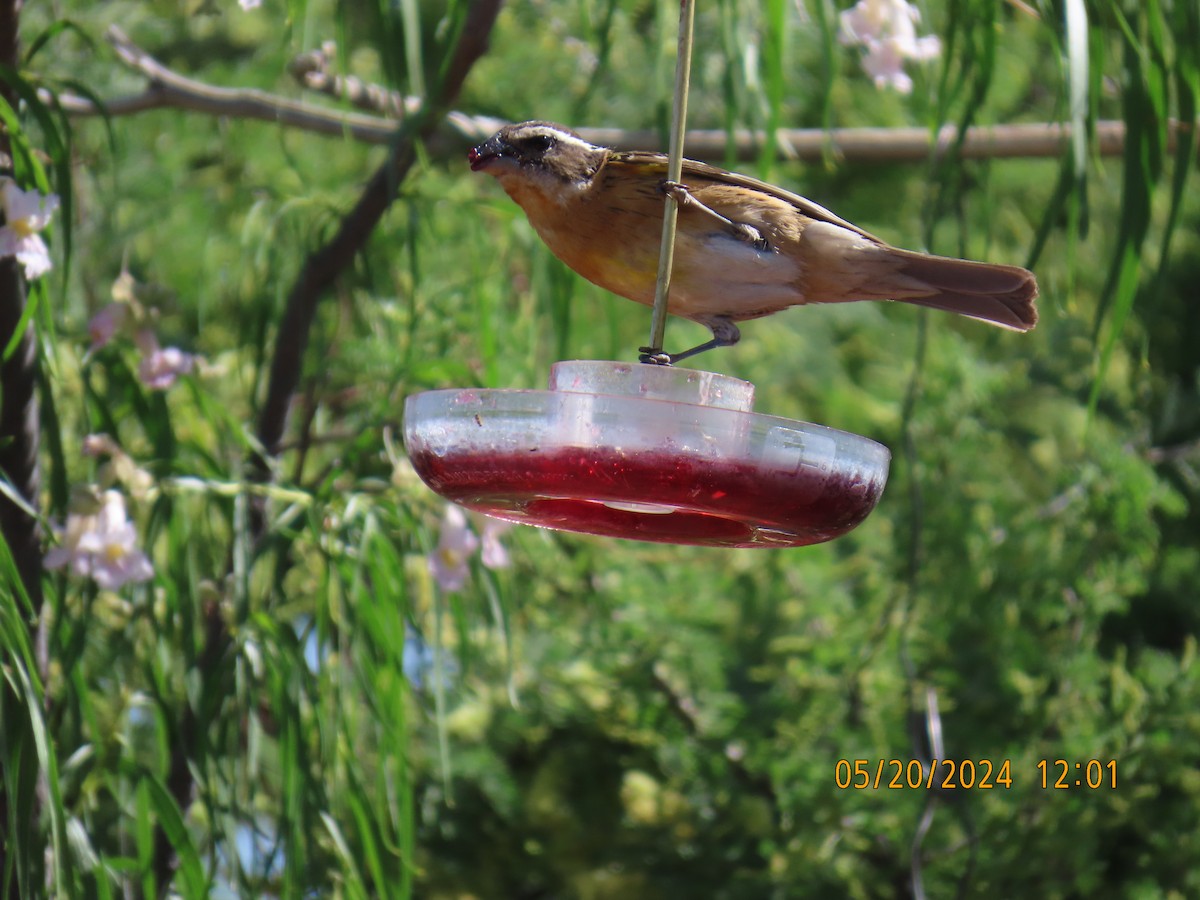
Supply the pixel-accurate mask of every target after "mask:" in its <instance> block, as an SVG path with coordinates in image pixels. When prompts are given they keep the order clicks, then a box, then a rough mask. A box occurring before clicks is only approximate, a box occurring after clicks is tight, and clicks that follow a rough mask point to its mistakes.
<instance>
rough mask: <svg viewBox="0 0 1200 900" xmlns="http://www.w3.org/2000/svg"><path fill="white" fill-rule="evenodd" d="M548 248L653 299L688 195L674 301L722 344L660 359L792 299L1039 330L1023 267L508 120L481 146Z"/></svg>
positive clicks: (617, 288)
mask: <svg viewBox="0 0 1200 900" xmlns="http://www.w3.org/2000/svg"><path fill="white" fill-rule="evenodd" d="M468 162H469V163H470V166H471V169H472V170H473V171H476V172H484V173H486V174H488V175H492V176H494V177H495V178H496V179H497V181H499V182H500V185H501V187H503V189H504V190H505V192H506V193H507V194H508V196H509V197H511V198H512V199H513V200H514V201H515V202H516V203H517V205H519V206H520V207H521V209H523V210H524V212H525V215H526V217H527V218H528V219H529V222H530V224H531V225H532V226H533V228H534V230H535V231H536V232H537V233H538V235H539V236H540V237H541V239H542V240H543V241H544V242H545V243H546V245H547V246H548V247H549V248H550V250H551V252H552V253H553V254H554V255H555V256H557V257H558V258H559V259H560V260H562V261H563V262H564V263H566V265H567V266H568V267H570V268H571V269H573V270H574V271H575V272H577V273H579V274H580V275H582V276H583V277H584V278H586V279H587V280H588V281H590V282H592V283H593V284H597V285H599V286H600V287H602V288H604V289H605V290H608V291H610V292H612V293H614V294H618V295H620V296H622V297H626V298H628V299H630V300H634V301H636V302H638V303H642V304H645V305H647V306H652V305H653V303H654V292H655V281H656V276H657V271H658V258H659V248H660V244H661V240H662V226H663V216H664V213H665V197H664V195H666V194H669V195H671V196H673V197H674V198H675V200H676V201H677V203H678V207H679V213H678V223H677V231H676V236H675V258H674V266H673V274H672V279H671V284H670V294H669V300H668V306H667V310H668V312H670V313H671V314H673V315H676V316H680V317H682V318H685V319H690V320H691V321H693V322H698V323H700V324H701V325H704V326H706V327H707V328H708V329H709V330H710V331H711V332H712V340H709V341H706V342H704V343H702V344H699V345H697V346H695V347H692V348H691V349H689V350H684V351H682V352H679V353H673V354H669V353H664V352H662V350H661V348H642V351H643V355H642V361H643V362H657V363H660V364H664V365H670V364H672V363H677V362H680V361H681V360H684V359H687V358H689V357H692V356H695V355H696V354H698V353H703V352H705V351H707V350H711V349H713V348H715V347H725V346H731V345H733V344H736V343H737V342H738V341H739V340H740V338H741V331H740V330H739V328H738V325H737V323H738V322H743V321H746V320H748V319H757V318H760V317H762V316H768V315H771V314H773V313H776V312H779V311H780V310H783V309H787V308H789V307H792V306H802V305H806V304H814V303H844V302H848V301H856V300H895V301H900V302H903V303H913V304H917V305H919V306H926V307H933V308H935V309H940V310H946V311H949V312H953V313H958V314H959V315H963V316H968V317H970V318H973V319H979V320H982V321H984V322H989V323H991V324H993V325H999V326H1000V327H1002V328H1007V329H1011V330H1014V331H1029V330H1030V329H1031V328H1033V327H1034V325H1036V324H1037V318H1038V316H1037V307H1036V304H1035V300H1036V298H1037V295H1038V287H1037V280H1036V279H1035V277H1034V275H1033V273H1032V272H1030V271H1028V270H1027V269H1023V268H1020V267H1019V266H1012V265H998V264H992V263H983V262H973V261H970V260H964V259H953V258H950V257H944V256H934V255H931V254H928V253H920V252H917V251H912V250H901V249H899V248H897V247H893V246H891V245H889V244H887V243H885V242H884V241H882V240H880V239H879V238H877V237H875V236H874V235H871V234H869V233H868V232H866V231H864V230H863V229H861V228H859V227H858V226H856V225H852V224H851V223H849V222H847V221H846V220H845V219H841V218H839V217H838V216H836V215H834V214H833V213H832V212H830V211H829V210H827V209H825V208H824V207H822V206H819V205H818V204H816V203H814V202H813V201H811V200H808V199H806V198H804V197H801V196H800V195H798V194H793V193H791V192H789V191H786V190H783V189H782V188H778V187H775V186H773V185H770V184H767V183H766V182H764V181H759V180H758V179H756V178H751V177H749V176H747V175H739V174H736V173H734V172H727V171H725V170H724V169H720V168H718V167H716V166H712V165H708V164H707V163H703V162H696V161H694V160H689V159H685V160H684V161H683V171H682V176H681V178H680V180H679V181H670V180H668V178H667V175H668V160H667V157H666V156H665V155H663V154H661V153H652V152H647V151H616V150H612V149H610V148H607V147H601V146H596V145H595V144H591V143H588V142H587V141H585V140H584V139H583V138H582V137H580V136H579V135H578V134H577V133H575V132H574V131H572V130H571V129H569V128H566V127H564V126H562V125H556V124H554V123H553V122H545V121H539V120H535V121H529V122H521V123H518V124H512V125H505V126H504V127H503V128H501V129H500V130H499V131H497V132H496V133H495V134H494V135H492V137H490V138H488V139H487V140H486V141H484V142H483V143H482V144H479V145H478V146H476V147H474V148H473V149H471V151H470V152H469V154H468Z"/></svg>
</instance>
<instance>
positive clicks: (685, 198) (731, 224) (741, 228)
mask: <svg viewBox="0 0 1200 900" xmlns="http://www.w3.org/2000/svg"><path fill="white" fill-rule="evenodd" d="M659 190H661V191H662V192H663V193H664V194H666V195H667V196H668V197H670V198H672V199H673V200H674V201H675V202H676V204H678V206H679V208H680V209H684V208H691V209H696V210H699V211H700V212H702V213H704V214H705V215H707V216H710V217H711V218H713V219H715V220H716V221H718V222H720V223H721V224H722V225H724V226H725V227H726V228H728V229H729V231H730V232H731V233H732V235H733V237H734V238H735V239H737V240H739V241H742V242H743V243H746V244H749V245H750V246H751V247H753V248H754V249H755V250H757V251H758V252H759V253H766V252H767V251H768V250H770V249H771V245H770V244H769V243H767V239H766V238H765V237H763V236H762V232H761V231H759V230H758V229H757V228H755V227H754V226H753V225H747V224H746V223H745V222H735V221H733V220H732V219H730V218H728V217H726V216H723V215H721V214H720V213H719V212H717V211H716V210H714V209H711V208H709V207H707V206H705V205H704V204H703V203H701V202H700V201H699V200H697V199H696V198H695V197H693V196H692V192H691V191H690V190H688V186H687V185H686V184H680V183H679V182H678V181H670V180H668V179H664V180H663V181H662V182H660V183H659Z"/></svg>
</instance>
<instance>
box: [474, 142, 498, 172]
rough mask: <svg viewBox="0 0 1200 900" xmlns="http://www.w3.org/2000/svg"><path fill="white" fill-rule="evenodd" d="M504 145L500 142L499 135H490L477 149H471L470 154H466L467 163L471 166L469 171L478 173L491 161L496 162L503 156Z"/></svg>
mask: <svg viewBox="0 0 1200 900" xmlns="http://www.w3.org/2000/svg"><path fill="white" fill-rule="evenodd" d="M504 150H505V144H504V142H503V141H501V140H500V136H499V135H492V136H491V137H490V138H488V139H487V140H486V141H484V142H483V143H482V144H480V145H479V146H478V147H472V148H471V152H470V153H468V154H467V161H468V162H469V163H470V164H471V171H473V172H479V171H481V170H483V169H486V168H487V167H488V165H490V164H491V162H492V161H493V160H497V159H499V158H500V157H502V156H503V155H504Z"/></svg>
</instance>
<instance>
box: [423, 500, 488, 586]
mask: <svg viewBox="0 0 1200 900" xmlns="http://www.w3.org/2000/svg"><path fill="white" fill-rule="evenodd" d="M478 546H479V538H477V537H475V535H474V533H473V532H472V531H471V529H470V528H469V527H468V526H467V517H466V514H465V513H464V512H463V511H462V509H461V508H460V507H458V506H454V505H453V504H447V506H446V512H445V513H444V514H443V515H442V530H441V532H440V534H439V535H438V545H437V547H436V548H434V551H433V552H432V553H431V554H429V572H430V574H432V575H433V579H434V581H436V582H437V583H438V587H440V588H441V589H442V590H443V591H447V592H450V591H458V590H462V588H463V587H464V586H465V585H466V583H467V579H468V578H469V577H470V574H471V572H470V569H469V568H468V566H467V563H468V561H469V560H470V558H471V554H472V553H474V552H475V550H476V548H477V547H478Z"/></svg>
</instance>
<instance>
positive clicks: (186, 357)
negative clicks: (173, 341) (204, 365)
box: [135, 329, 196, 391]
mask: <svg viewBox="0 0 1200 900" xmlns="http://www.w3.org/2000/svg"><path fill="white" fill-rule="evenodd" d="M135 340H136V342H137V345H138V349H139V350H141V351H142V361H141V362H140V363H139V364H138V378H140V379H141V381H142V384H144V385H146V387H148V388H150V389H151V390H154V391H165V390H166V389H167V388H169V387H170V386H171V385H173V384H174V383H175V379H177V378H178V377H179V376H180V375H186V374H188V373H189V372H190V371H192V369H193V367H194V366H195V365H196V357H194V356H192V354H190V353H184V352H183V351H182V350H180V349H179V348H178V347H167V348H165V349H164V348H162V347H159V346H158V338H156V337H155V336H154V332H152V331H150V330H149V329H143V330H141V331H139V332H138V333H137V337H136V338H135Z"/></svg>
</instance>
